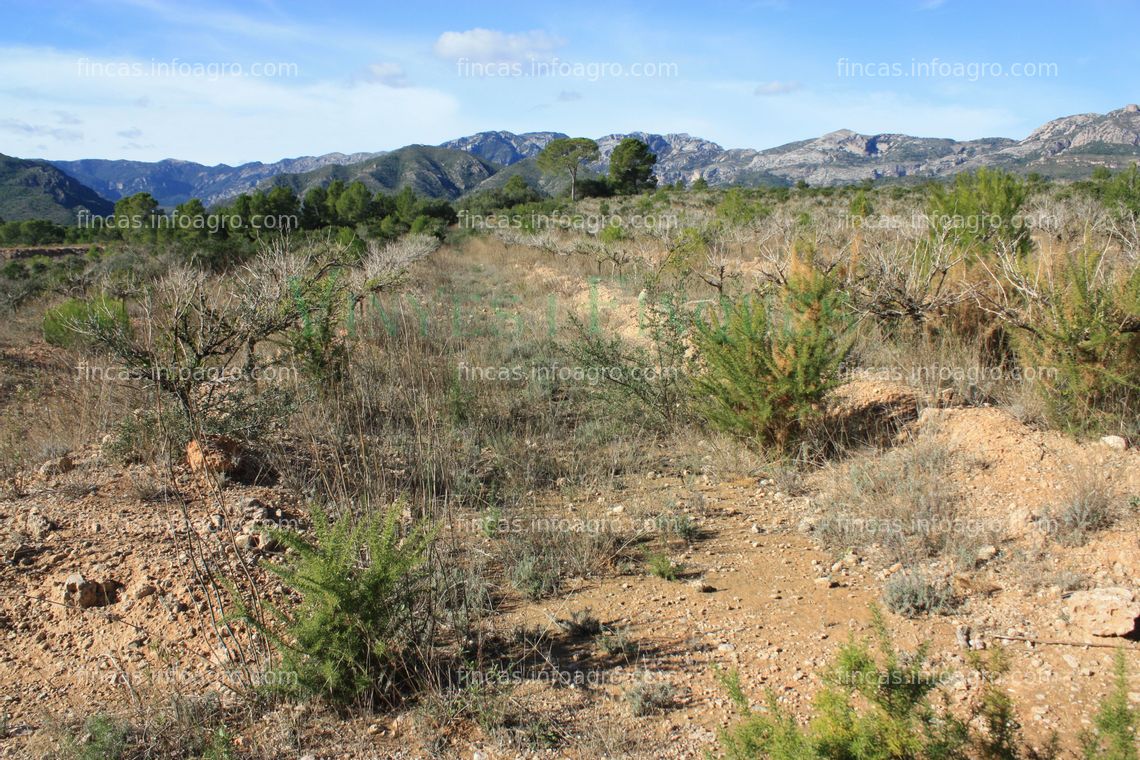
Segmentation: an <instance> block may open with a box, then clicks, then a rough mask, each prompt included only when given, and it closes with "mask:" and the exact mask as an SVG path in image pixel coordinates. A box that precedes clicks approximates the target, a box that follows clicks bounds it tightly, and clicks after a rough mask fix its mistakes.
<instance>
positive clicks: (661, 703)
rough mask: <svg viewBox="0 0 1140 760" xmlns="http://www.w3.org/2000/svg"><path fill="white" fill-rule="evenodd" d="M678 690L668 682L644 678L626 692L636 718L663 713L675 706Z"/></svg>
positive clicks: (630, 707)
mask: <svg viewBox="0 0 1140 760" xmlns="http://www.w3.org/2000/svg"><path fill="white" fill-rule="evenodd" d="M676 696H677V689H676V687H675V686H673V684H671V683H669V682H668V681H660V680H655V679H651V678H648V677H643V678H641V679H639V680H638V681H637V682H636V683H634V684H633V685H632V686H630V688H629V689H628V690H627V691H626V692H625V698H626V701H627V702H629V709H630V711H631V712H632V713H633V714H634V715H635V716H636V717H639V718H640V717H641V716H643V715H650V714H652V713H655V712H663V711H664V710H667V709H669V708H670V707H672V706H673V704H674V699H675V698H676Z"/></svg>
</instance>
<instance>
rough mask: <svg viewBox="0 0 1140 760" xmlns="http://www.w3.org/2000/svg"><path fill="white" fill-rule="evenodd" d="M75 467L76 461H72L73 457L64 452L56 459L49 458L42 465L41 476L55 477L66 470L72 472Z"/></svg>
mask: <svg viewBox="0 0 1140 760" xmlns="http://www.w3.org/2000/svg"><path fill="white" fill-rule="evenodd" d="M74 469H75V463H74V462H72V461H71V457H69V456H68V455H67V454H64V455H63V456H61V457H57V458H55V459H49V460H47V461H46V462H44V463H43V464H41V465H40V476H41V477H45V478H54V477H56V476H58V475H62V474H64V473H65V472H71V471H72V470H74Z"/></svg>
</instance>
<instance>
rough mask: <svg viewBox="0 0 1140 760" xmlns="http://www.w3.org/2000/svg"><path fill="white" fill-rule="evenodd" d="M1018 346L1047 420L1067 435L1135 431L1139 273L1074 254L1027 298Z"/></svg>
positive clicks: (1096, 256)
mask: <svg viewBox="0 0 1140 760" xmlns="http://www.w3.org/2000/svg"><path fill="white" fill-rule="evenodd" d="M1018 326H1019V327H1021V328H1022V329H1021V330H1020V331H1019V336H1018V338H1019V339H1018V342H1017V348H1018V350H1019V352H1020V353H1021V354H1022V358H1023V363H1025V364H1027V365H1029V366H1032V367H1036V368H1040V370H1039V371H1038V372H1037V375H1038V378H1039V382H1038V384H1037V387H1038V388H1039V389H1040V392H1041V394H1042V396H1043V398H1044V400H1045V402H1046V406H1047V409H1048V412H1049V415H1050V417H1051V421H1052V422H1053V423H1054V424H1056V425H1058V426H1059V427H1062V428H1064V429H1067V430H1069V431H1071V432H1076V433H1087V432H1098V431H1104V430H1111V429H1116V430H1123V432H1124V433H1125V434H1130V433H1131V434H1134V433H1135V432H1137V423H1136V420H1137V419H1140V268H1137V267H1135V266H1129V265H1128V264H1127V263H1126V262H1123V261H1121V262H1119V264H1116V265H1114V263H1113V262H1112V260H1110V259H1109V258H1108V255H1107V254H1106V253H1104V252H1095V251H1087V250H1086V251H1077V252H1074V253H1071V254H1069V255H1068V256H1066V258H1065V259H1064V261H1063V262H1062V264H1061V267H1060V271H1059V272H1058V273H1057V274H1056V276H1055V277H1054V278H1052V281H1051V282H1048V283H1045V284H1044V285H1043V286H1042V287H1041V288H1040V290H1039V291H1038V292H1037V293H1035V295H1034V296H1033V297H1031V299H1030V302H1029V303H1028V304H1027V306H1026V308H1025V310H1024V313H1023V314H1022V315H1020V318H1019V320H1018Z"/></svg>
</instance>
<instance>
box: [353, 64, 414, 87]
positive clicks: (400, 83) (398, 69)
mask: <svg viewBox="0 0 1140 760" xmlns="http://www.w3.org/2000/svg"><path fill="white" fill-rule="evenodd" d="M364 79H365V81H368V82H378V83H380V84H382V85H386V86H388V87H409V86H410V85H411V83H410V82H409V81H408V75H407V73H406V72H405V71H404V67H403V66H401V65H400V64H398V63H391V62H386V63H374V64H372V65H371V66H369V67H368V71H367V72H366V73H365V75H364Z"/></svg>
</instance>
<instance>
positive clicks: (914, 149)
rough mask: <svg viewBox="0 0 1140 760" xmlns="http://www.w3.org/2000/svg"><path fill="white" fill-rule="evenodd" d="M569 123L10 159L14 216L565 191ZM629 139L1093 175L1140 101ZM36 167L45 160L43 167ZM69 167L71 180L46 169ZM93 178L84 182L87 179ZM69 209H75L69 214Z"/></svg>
mask: <svg viewBox="0 0 1140 760" xmlns="http://www.w3.org/2000/svg"><path fill="white" fill-rule="evenodd" d="M565 136H566V135H564V134H563V133H561V132H526V133H523V134H515V133H512V132H505V131H497V132H479V133H478V134H474V135H469V136H467V137H460V138H457V139H455V140H449V141H448V142H446V143H443V144H442V145H439V146H435V147H432V146H426V145H410V146H407V147H405V148H400V149H399V150H394V151H391V152H387V153H353V154H347V155H346V154H343V153H328V154H325V155H322V156H305V157H301V158H289V159H284V160H282V161H277V162H275V163H271V164H263V163H260V162H254V163H248V164H242V165H241V166H227V165H225V164H219V165H218V166H205V165H203V164H197V163H193V162H190V161H177V160H174V159H167V160H164V161H155V162H146V161H110V160H103V159H85V160H81V161H54V162H44V161H22V160H21V159H7V161H9V162H12V161H15V162H17V165H10V166H8V165H6V166H7V168H6V169H5V190H4V193H5V201H4V203H5V204H6V205H5V206H4V208H5V209H6V210H5V211H3V212H0V214H2V215H3V216H5V217H6V218H26V217H28V216H35V215H37V214H38V215H41V216H42V215H49V214H50V215H53V216H54V218H57V219H64V217H65V211H61V209H65V210H66V209H70V208H73V207H75V206H77V205H79V204H86V205H87V206H88V207H92V206H94V207H100V208H106V205H105V203H104V202H103V201H102V199H100V198H98V197H94V196H93V194H92V193H93V191H94V193H98V194H99V195H101V196H102V197H103V198H106V199H107V200H109V201H114V200H116V199H118V198H121V197H123V196H126V195H131V194H133V193H137V192H149V193H150V194H151V195H153V196H154V197H155V198H157V199H158V201H159V203H160V204H161V205H162V206H164V207H166V208H172V207H173V206H174V205H176V204H178V203H182V202H184V201H186V200H188V199H190V198H200V199H202V201H203V202H205V203H206V205H208V206H212V205H216V204H218V203H222V202H225V201H227V200H229V199H231V198H233V197H234V196H236V195H238V194H239V193H244V192H250V191H252V190H254V189H256V188H265V187H270V186H273V185H277V184H280V185H287V186H289V187H292V188H293V189H294V190H296V191H297V192H298V193H301V194H303V193H304V192H305V191H306V190H308V189H309V188H310V187H315V186H317V185H324V184H328V183H329V182H331V181H333V180H334V179H341V180H344V181H345V182H352V181H354V180H357V179H359V180H361V181H363V182H364V183H365V184H366V185H368V187H369V188H371V189H373V190H384V191H386V192H394V191H397V190H399V189H401V188H404V187H411V188H412V189H414V190H415V191H416V192H417V193H420V194H423V195H430V196H432V197H437V198H451V199H454V198H457V197H459V196H460V195H463V194H465V193H469V192H472V191H473V190H478V189H488V188H496V187H501V186H502V185H504V184H505V183H506V182H507V180H509V179H510V178H511V177H512V176H516V175H520V176H522V177H523V178H524V179H526V180H527V182H528V183H529V184H531V185H532V186H534V187H538V188H540V189H542V190H544V191H546V192H552V193H553V192H561V191H562V190H564V189H565V187H566V185H567V181H566V180H565V178H562V177H557V176H549V175H543V173H542V172H540V171H539V170H538V167H537V166H536V165H535V156H536V155H538V153H539V152H540V151H541V150H542V149H543V147H545V146H546V144H547V143H549V142H550V141H551V140H553V139H555V138H558V137H565ZM625 137H636V138H638V139H640V140H644V141H645V142H646V143H647V144H648V145H649V147H650V149H651V150H652V151H653V152H654V153H655V154H657V157H658V162H657V166H656V169H655V173H656V175H657V177H658V179H659V180H660V181H662V182H676V181H677V180H681V181H683V182H685V183H691V182H693V181H694V180H696V179H697V178H701V177H703V178H704V179H705V180H706V181H708V183H709V184H710V185H714V186H718V185H719V186H727V185H790V184H793V183H795V182H798V181H800V180H803V181H805V182H808V183H809V184H812V185H837V184H844V183H851V182H859V181H862V180H865V179H891V178H895V179H904V178H944V177H951V176H953V175H955V174H958V173H959V172H963V171H970V170H973V169H977V168H978V167H981V166H997V167H1002V168H1005V169H1009V170H1011V171H1015V172H1020V173H1028V172H1038V173H1040V174H1042V175H1044V176H1046V177H1054V178H1060V179H1074V178H1079V177H1086V176H1088V175H1089V174H1091V173H1092V171H1093V169H1094V168H1096V167H1098V166H1105V167H1108V168H1110V169H1121V168H1125V167H1127V166H1128V165H1130V164H1132V163H1133V162H1136V161H1140V107H1137V106H1135V105H1129V106H1126V107H1124V108H1120V109H1118V110H1115V111H1110V112H1109V113H1107V114H1095V113H1089V114H1077V115H1074V116H1065V117H1062V118H1059V119H1054V120H1053V121H1050V122H1048V123H1047V124H1044V125H1042V126H1041V127H1039V128H1038V129H1036V130H1034V132H1033V133H1032V134H1030V135H1029V136H1028V137H1026V138H1025V139H1024V140H1011V139H1009V138H1005V137H992V138H984V139H979V140H964V141H957V140H951V139H947V138H938V137H913V136H910V135H903V134H895V133H882V134H874V135H865V134H859V133H857V132H853V131H851V130H848V129H840V130H836V131H834V132H829V133H827V134H825V135H822V136H820V137H816V138H811V139H807V140H799V141H796V142H791V143H787V144H786V145H780V146H777V147H774V148H767V149H763V150H758V149H753V148H731V149H726V148H724V147H722V146H720V145H718V144H716V143H714V142H710V141H708V140H705V139H702V138H700V137H693V136H691V135H687V134H666V135H659V134H654V133H647V132H633V133H631V134H628V135H626V134H612V135H606V136H604V137H601V138H598V146H599V148H600V149H601V159H600V160H599V161H597V162H596V163H595V164H593V165H592V166H588V167H586V173H587V174H604V173H605V172H606V171H607V170H608V168H609V156H610V154H611V153H612V152H613V149H614V148H615V147H616V146H617V145H618V143H620V142H621V140H622V139H623V138H625ZM31 167H36V169H35V170H34V171H32V170H31ZM52 167H54V168H56V169H59V170H62V171H63V172H65V173H66V175H68V176H69V177H70V178H72V181H71V182H68V181H65V178H62V177H60V176H58V175H54V174H52V173H51V172H48V171H46V170H47V169H50V168H52ZM85 186H86V187H85ZM68 218H71V217H70V216H69V217H68Z"/></svg>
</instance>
